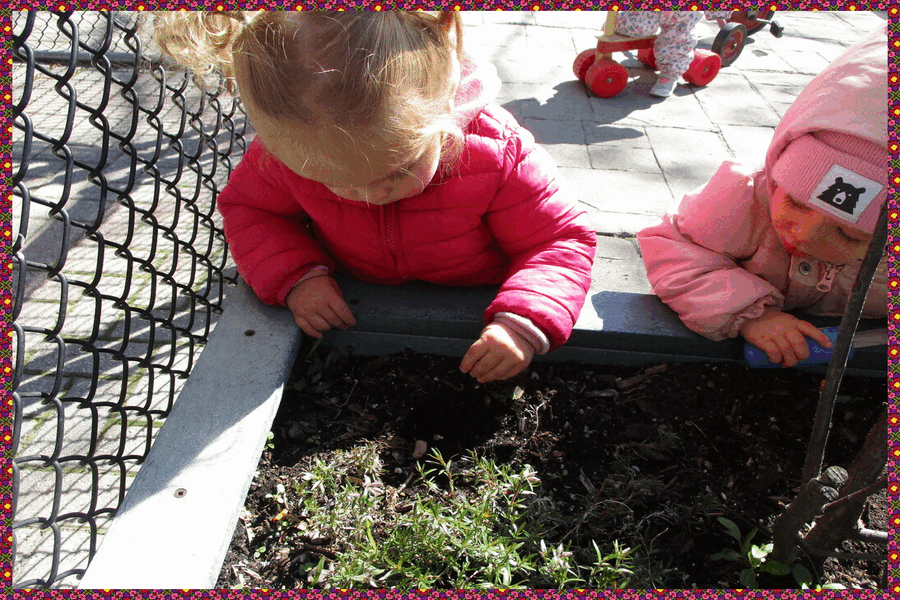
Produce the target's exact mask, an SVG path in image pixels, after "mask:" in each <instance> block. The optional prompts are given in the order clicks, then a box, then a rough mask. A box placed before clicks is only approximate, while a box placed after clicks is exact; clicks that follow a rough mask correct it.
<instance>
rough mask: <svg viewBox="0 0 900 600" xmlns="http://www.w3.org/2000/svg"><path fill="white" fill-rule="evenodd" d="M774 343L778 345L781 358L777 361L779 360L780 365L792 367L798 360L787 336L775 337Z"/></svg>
mask: <svg viewBox="0 0 900 600" xmlns="http://www.w3.org/2000/svg"><path fill="white" fill-rule="evenodd" d="M775 343H776V344H777V345H778V351H779V353H780V354H781V360H780V361H777V362H780V363H781V366H782V367H793V366H794V365H796V364H797V362H798V359H797V352H796V350H795V348H794V346H793V345H792V344H791V342H790V340H789V339H788V338H787V336H780V337H778V338H776V340H775ZM804 344H805V342H804Z"/></svg>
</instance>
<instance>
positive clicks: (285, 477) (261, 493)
mask: <svg viewBox="0 0 900 600" xmlns="http://www.w3.org/2000/svg"><path fill="white" fill-rule="evenodd" d="M306 352H308V351H306ZM306 352H301V359H300V360H299V361H298V363H297V367H296V368H295V377H296V379H295V382H294V384H293V386H289V389H288V391H287V392H286V393H285V397H284V400H283V402H282V405H281V409H280V412H279V414H278V416H277V417H276V421H275V424H274V427H273V432H274V438H273V447H272V448H270V449H269V450H267V451H266V452H265V453H264V455H263V458H262V461H261V463H260V467H259V472H258V474H257V477H256V479H255V480H254V483H253V485H252V487H251V490H250V495H249V496H248V499H247V503H246V514H245V516H244V518H243V519H242V523H240V524H239V526H238V527H237V529H236V532H235V537H234V539H233V542H232V545H231V548H230V550H229V552H228V556H227V558H226V561H225V565H224V567H223V569H222V572H221V575H220V579H219V582H218V586H219V587H233V586H239V585H246V586H248V587H286V588H293V587H306V586H307V585H308V584H307V582H306V581H303V580H299V578H297V577H296V575H295V574H293V573H292V570H291V569H290V568H289V565H290V564H291V560H292V559H293V558H295V556H294V555H295V554H297V553H300V552H306V553H313V554H314V555H315V559H316V560H318V557H319V556H326V557H329V558H332V557H334V556H337V555H339V554H340V553H342V552H345V551H347V550H348V549H345V548H340V547H336V546H329V543H330V542H329V540H305V542H306V543H304V544H301V545H297V543H296V541H295V542H294V543H293V544H291V545H290V546H291V547H289V548H286V549H285V548H282V549H281V550H280V551H279V552H280V553H279V552H276V554H275V555H273V554H266V555H263V556H254V552H253V549H252V548H251V547H249V545H248V543H247V535H246V531H247V529H249V530H250V531H251V532H252V535H253V538H254V541H253V544H252V546H253V548H257V547H258V546H259V545H260V544H263V545H266V546H270V547H273V548H277V547H278V536H279V535H280V530H279V529H278V527H277V524H276V522H275V521H274V520H273V517H274V516H275V513H276V512H277V510H278V508H277V506H275V504H274V503H273V502H272V501H271V500H270V499H267V498H266V494H271V493H274V489H275V486H276V485H277V483H278V482H290V481H295V480H297V473H298V472H299V470H300V468H301V467H302V465H303V464H304V461H306V460H308V459H309V458H310V457H312V456H314V455H317V454H321V453H323V452H326V451H329V450H333V449H338V448H346V447H349V446H352V445H353V444H356V443H357V442H358V441H359V440H361V439H376V440H382V441H383V442H384V443H383V447H384V452H383V455H382V457H381V458H382V461H383V463H384V477H385V484H386V485H394V486H401V485H403V484H404V483H405V484H406V485H407V486H408V487H413V486H415V485H416V481H415V480H414V478H412V479H413V480H412V481H411V480H410V479H411V478H410V475H411V474H412V473H414V469H413V468H412V467H413V459H412V457H411V453H412V451H413V448H414V445H415V443H416V441H417V440H422V441H425V442H427V443H428V445H429V447H430V448H437V449H439V450H440V452H441V453H442V455H443V456H444V457H447V458H449V457H452V456H455V455H460V454H465V453H467V452H469V451H472V450H474V451H476V452H478V453H480V454H482V455H486V456H490V457H493V458H495V459H497V460H499V461H504V462H507V463H509V464H511V465H514V466H519V465H521V464H524V463H528V464H530V465H532V466H533V467H534V468H535V469H536V470H537V474H538V477H539V478H540V479H541V490H542V493H544V494H551V495H552V497H553V498H554V499H555V500H556V501H557V502H561V503H566V502H568V503H569V504H568V505H567V506H566V508H568V509H570V510H571V514H572V515H573V520H575V519H577V518H578V517H579V515H583V514H584V512H585V506H588V505H590V503H591V502H593V503H594V504H595V505H597V506H603V505H604V504H603V502H598V501H602V500H604V499H609V500H612V501H617V502H622V503H624V504H625V505H626V507H627V508H626V510H625V512H623V511H621V510H620V511H618V512H616V511H613V512H616V514H614V515H611V516H610V517H609V519H607V520H606V521H603V520H600V521H597V519H594V520H593V521H592V524H588V525H586V526H585V527H586V528H588V530H587V531H582V532H579V535H582V536H585V539H587V540H589V539H596V540H597V541H598V542H602V543H609V542H611V541H612V540H615V539H618V540H619V542H620V543H622V544H623V545H625V546H629V547H635V546H638V545H642V544H643V545H644V547H646V544H647V542H648V541H652V549H653V555H652V557H653V560H656V561H659V563H660V565H665V566H666V567H668V568H669V569H671V571H670V575H669V580H668V581H667V582H666V586H665V587H669V588H695V587H696V588H710V587H714V588H723V587H725V588H728V587H744V586H741V585H740V583H739V579H738V576H739V571H740V567H739V566H738V565H736V564H735V563H733V562H727V561H714V560H711V558H710V557H711V556H712V555H713V554H715V553H717V552H720V551H721V550H722V549H723V548H734V547H735V542H734V540H732V539H731V538H729V537H728V536H727V535H726V534H725V531H724V529H723V527H722V526H721V525H720V524H719V523H717V521H716V517H718V516H724V517H727V518H728V519H731V520H732V521H734V522H735V523H736V524H737V525H738V526H739V527H740V529H741V531H742V532H744V533H746V532H749V531H750V530H751V529H753V528H758V529H759V533H758V534H757V535H756V537H755V538H754V543H763V542H765V541H769V540H770V538H769V531H770V526H771V523H772V520H773V518H774V517H775V516H777V515H778V514H780V513H781V512H782V511H783V509H784V508H785V506H786V505H787V504H789V503H790V502H791V501H792V500H793V499H794V498H795V497H796V492H797V489H798V486H799V483H800V472H801V469H802V466H803V462H804V459H805V456H806V447H807V443H808V441H809V436H810V430H811V426H812V423H813V417H814V414H815V410H816V405H817V402H818V395H819V386H820V383H821V380H822V377H823V375H822V374H817V373H810V372H801V371H798V370H796V369H779V370H753V369H749V368H746V367H744V366H743V365H739V364H726V363H720V364H700V363H694V364H667V365H656V366H652V367H645V368H641V369H639V368H624V367H621V368H620V367H598V366H594V365H583V364H570V363H550V362H544V363H541V362H536V363H534V364H533V365H532V367H531V369H530V370H529V371H527V372H526V373H523V374H521V375H520V376H518V377H517V378H515V379H514V380H510V381H507V382H500V383H492V384H487V385H479V384H477V383H476V382H475V381H474V380H472V379H471V378H470V377H469V376H467V375H463V374H462V373H460V372H459V370H458V362H459V361H458V359H455V358H447V357H437V356H430V355H421V354H414V353H410V352H407V353H402V354H397V355H391V356H383V357H380V358H374V359H373V358H372V357H353V356H350V357H341V356H339V355H338V354H337V353H336V351H332V352H330V353H329V352H328V351H327V350H324V349H319V350H318V351H317V352H316V353H314V355H313V356H312V357H309V356H307V354H306ZM517 387H518V388H520V390H518V391H517V390H516V388H517ZM841 394H842V396H841V398H840V399H841V400H842V401H841V402H840V403H839V404H838V405H837V407H836V410H835V413H834V418H833V420H832V423H833V427H832V430H831V435H830V437H829V442H828V448H827V454H826V460H825V464H826V466H827V465H843V466H846V465H849V463H850V462H851V460H852V459H853V457H855V456H856V453H857V452H858V450H859V448H860V446H861V444H862V441H863V439H864V438H865V436H866V434H867V433H868V431H869V429H870V428H871V426H872V425H873V423H874V422H875V421H876V419H877V418H878V416H879V414H880V412H881V411H883V410H884V403H885V401H886V398H887V390H886V383H885V380H884V379H870V378H856V377H845V378H844V383H843V385H842V392H841ZM420 445H421V444H420ZM623 461H624V462H623ZM287 487H288V488H290V486H287ZM614 505H615V503H613V502H610V503H609V506H614ZM887 508H888V502H887V500H886V495H885V494H884V493H879V494H876V495H875V496H873V497H871V498H870V501H869V505H868V507H867V509H866V512H865V513H864V514H863V519H864V520H865V521H866V524H867V526H869V527H872V528H878V529H886V528H887V524H886V517H885V514H886V511H887ZM598 522H599V523H600V524H601V525H602V526H597V523H598ZM629 536H633V537H636V538H637V537H640V539H634V540H630V539H629ZM843 550H844V551H850V550H856V551H860V550H864V551H869V552H877V551H878V549H877V548H872V547H869V548H865V547H862V546H860V545H856V544H852V543H850V542H845V543H844V548H843ZM881 552H883V549H882V550H881ZM801 560H802V562H803V563H804V564H805V565H807V566H808V567H809V568H810V569H811V570H812V571H813V572H814V573H818V574H820V575H821V577H822V579H821V581H830V582H836V583H841V584H843V585H845V586H847V587H868V588H872V587H879V586H880V585H884V583H883V582H884V580H883V579H882V577H883V576H884V575H883V570H884V563H882V562H879V561H869V562H866V561H856V560H845V559H841V560H840V561H839V560H837V559H833V558H829V559H827V560H825V562H824V564H823V563H821V562H819V563H815V562H813V561H811V560H810V558H809V557H808V556H805V555H801ZM295 562H296V561H295ZM760 585H761V586H764V587H770V588H781V587H796V583H795V582H794V580H793V579H792V578H790V577H780V578H775V577H770V578H769V579H761V580H760Z"/></svg>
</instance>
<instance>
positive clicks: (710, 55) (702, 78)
mask: <svg viewBox="0 0 900 600" xmlns="http://www.w3.org/2000/svg"><path fill="white" fill-rule="evenodd" d="M720 68H722V57H721V56H719V55H718V54H716V53H714V52H709V51H708V50H694V60H693V62H691V66H690V67H689V68H688V70H687V73H685V74H684V75H683V77H684V80H685V81H687V82H688V83H693V84H694V85H706V84H708V83H709V82H710V81H712V80H713V79H715V78H716V75H718V74H719V69H720Z"/></svg>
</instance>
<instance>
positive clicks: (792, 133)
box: [765, 25, 888, 197]
mask: <svg viewBox="0 0 900 600" xmlns="http://www.w3.org/2000/svg"><path fill="white" fill-rule="evenodd" d="M887 47H888V39H887V26H886V25H885V26H884V27H881V28H879V29H878V30H876V31H873V32H872V33H870V34H868V35H867V36H866V37H864V38H863V39H862V40H860V41H859V42H857V43H856V44H854V45H853V46H851V47H850V48H848V49H847V50H846V51H845V52H844V53H843V54H842V55H841V56H840V57H839V58H838V59H837V60H835V61H834V62H833V63H831V64H830V65H829V66H828V67H826V68H825V70H824V71H822V72H821V73H819V75H817V76H816V77H815V78H813V80H812V81H811V82H810V83H809V85H807V86H806V88H805V89H804V90H803V92H801V93H800V95H799V96H798V97H797V99H796V100H795V101H794V103H793V104H792V105H791V107H790V108H789V109H788V110H787V112H786V113H785V115H784V117H783V118H782V120H781V122H780V123H779V125H778V127H777V128H776V130H775V135H774V136H773V138H772V143H771V144H770V145H769V149H768V151H767V153H766V161H765V174H766V179H767V181H768V188H769V189H768V191H769V195H770V197H771V195H772V193H774V191H775V181H774V178H773V177H772V170H773V168H774V167H775V164H776V162H777V161H778V159H779V158H780V157H781V156H782V154H783V153H784V152H785V150H786V149H787V147H788V146H789V144H790V143H791V142H793V141H794V140H796V139H797V138H799V137H801V136H803V135H806V134H812V135H813V136H820V135H821V132H837V133H839V134H848V135H850V136H854V137H857V138H861V139H862V140H865V142H868V143H871V144H874V145H877V146H879V147H881V148H884V149H885V161H886V160H887V146H888V135H887V80H888V69H887ZM826 135H831V134H826Z"/></svg>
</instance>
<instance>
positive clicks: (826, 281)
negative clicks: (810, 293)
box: [816, 263, 841, 292]
mask: <svg viewBox="0 0 900 600" xmlns="http://www.w3.org/2000/svg"><path fill="white" fill-rule="evenodd" d="M840 272H841V267H839V266H837V265H833V264H831V263H825V272H824V273H823V274H822V278H821V279H819V283H818V284H817V285H816V289H817V290H819V291H820V292H829V291H831V284H832V283H834V278H835V277H836V276H837V274H838V273H840Z"/></svg>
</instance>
